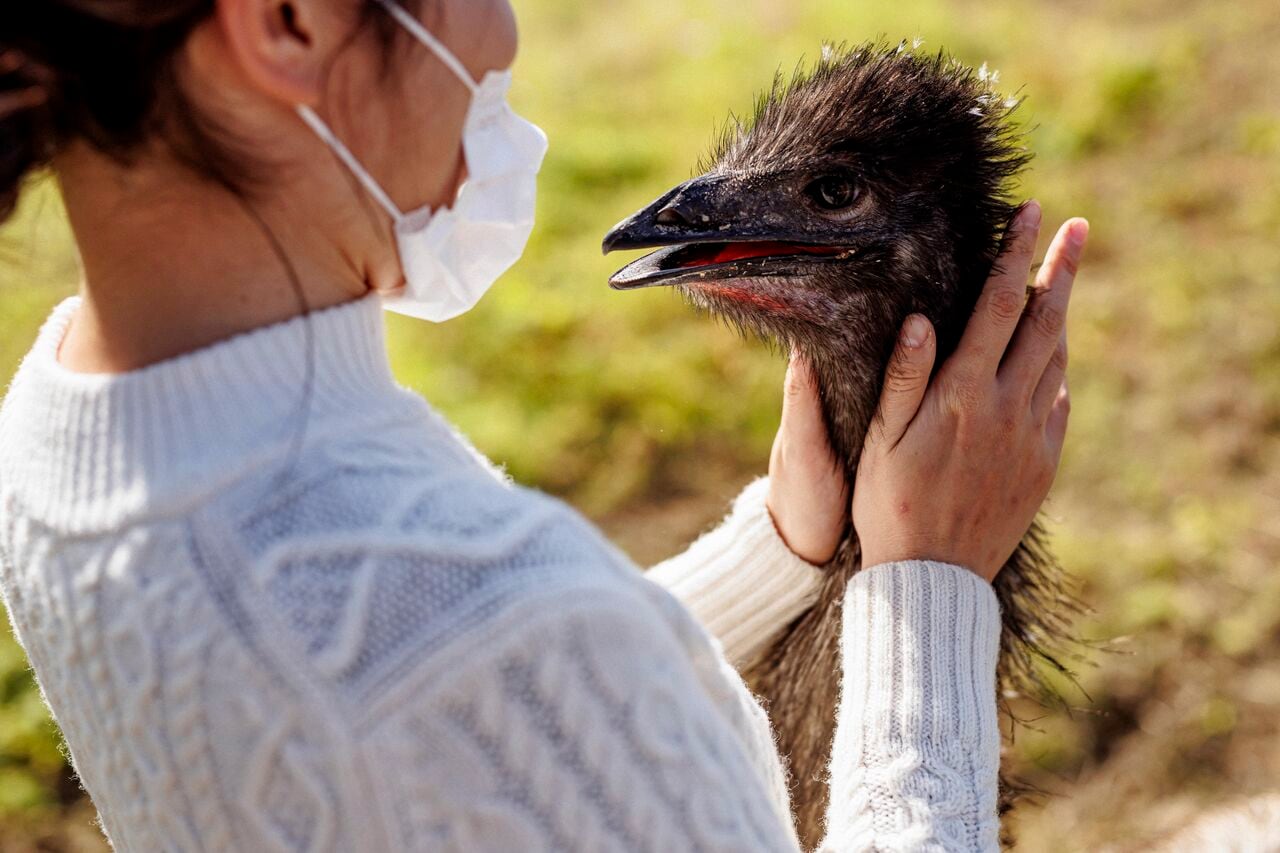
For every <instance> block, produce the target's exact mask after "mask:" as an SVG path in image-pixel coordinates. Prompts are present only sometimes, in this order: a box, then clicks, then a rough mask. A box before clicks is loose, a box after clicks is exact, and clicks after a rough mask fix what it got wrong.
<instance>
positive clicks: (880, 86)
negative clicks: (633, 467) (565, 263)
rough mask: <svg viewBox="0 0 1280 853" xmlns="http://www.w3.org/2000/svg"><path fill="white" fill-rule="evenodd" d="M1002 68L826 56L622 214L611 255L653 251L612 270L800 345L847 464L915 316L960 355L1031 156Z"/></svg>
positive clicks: (901, 53)
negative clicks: (674, 179)
mask: <svg viewBox="0 0 1280 853" xmlns="http://www.w3.org/2000/svg"><path fill="white" fill-rule="evenodd" d="M993 82H994V80H993V79H992V76H990V75H987V74H986V73H985V71H977V72H975V71H973V70H972V69H969V68H967V67H965V66H963V65H960V64H959V63H957V62H956V61H954V60H952V59H951V58H949V57H948V56H946V55H945V54H942V53H939V54H934V55H923V54H921V53H918V52H917V51H916V50H914V49H913V48H911V47H910V46H907V45H905V44H903V45H899V46H897V47H892V46H886V45H864V46H861V47H857V48H854V49H851V50H843V49H840V50H836V49H826V50H824V51H823V57H822V59H821V61H820V62H819V63H818V64H817V66H816V67H815V68H813V69H812V70H811V71H809V72H807V73H805V72H797V73H796V74H795V76H794V77H792V79H790V80H789V81H787V80H784V79H783V78H782V77H781V76H779V77H777V78H775V80H774V83H773V86H772V89H771V90H770V91H769V92H768V93H767V94H766V95H764V96H762V97H761V98H760V99H759V101H758V103H757V106H756V112H755V116H754V117H753V118H752V119H751V120H750V121H748V122H745V123H744V122H740V121H737V120H731V121H730V122H729V124H728V125H727V127H726V129H725V132H724V133H723V135H722V137H721V139H720V142H719V144H718V146H717V149H716V151H715V153H714V154H713V156H712V158H711V163H710V165H709V167H707V168H704V169H700V170H699V171H703V172H705V173H704V174H702V175H700V176H699V177H696V178H694V179H693V180H690V181H687V182H685V183H683V184H681V185H680V186H678V187H675V188H674V189H672V190H670V191H669V192H667V193H665V194H664V195H663V196H662V197H660V198H659V199H658V200H657V201H655V202H654V203H653V204H651V205H649V206H648V207H646V208H645V209H643V210H641V211H639V212H638V213H636V214H635V215H633V216H631V217H630V218H629V219H626V220H625V221H623V222H621V223H619V224H618V225H617V226H616V227H615V228H614V229H613V230H612V231H611V232H610V233H609V235H608V236H607V237H606V238H605V241H604V250H605V252H606V253H608V252H611V251H614V250H619V249H644V248H655V247H658V248H659V251H657V252H654V253H652V254H650V255H648V256H646V257H644V258H641V259H640V260H638V261H636V262H634V263H632V264H630V265H629V266H627V267H625V268H624V269H622V270H621V271H619V272H618V273H617V274H615V275H614V276H613V278H612V279H611V280H610V284H611V285H612V286H613V287H614V288H615V289H618V290H631V289H635V288H642V287H653V286H658V285H665V286H672V287H675V288H677V289H678V290H679V291H680V292H681V293H682V294H683V295H684V296H685V297H686V298H687V299H688V300H689V301H690V302H691V303H693V304H694V305H695V306H697V307H700V308H703V309H706V310H708V311H710V312H712V313H713V314H716V315H719V316H720V317H723V318H725V319H727V320H728V321H729V322H730V323H732V324H733V325H735V326H737V327H738V328H739V329H741V330H742V331H744V332H745V333H748V334H753V335H758V336H760V337H763V338H766V339H770V340H773V341H776V342H777V343H778V344H780V345H782V346H785V347H787V348H789V349H796V350H799V351H800V352H802V353H803V354H805V355H806V356H807V357H808V358H809V359H810V360H811V362H812V363H813V365H814V367H815V372H816V373H817V376H818V380H819V386H820V392H821V394H822V397H823V402H824V410H825V414H826V417H827V422H828V427H829V429H830V431H831V437H832V442H833V444H834V445H835V449H836V451H837V454H838V455H839V456H840V457H841V459H842V460H844V462H845V464H846V465H847V466H848V471H849V473H850V474H852V471H853V469H854V467H855V466H856V463H857V457H858V455H859V452H860V450H861V446H862V439H863V435H864V434H865V431H866V427H867V424H868V423H869V421H870V418H871V415H872V413H873V412H874V409H875V403H876V400H877V398H878V396H879V388H880V382H881V376H882V373H883V368H884V365H885V363H886V361H887V359H888V357H889V355H890V353H891V352H892V349H893V343H894V340H895V339H896V334H897V330H898V329H899V327H900V326H901V324H902V322H903V320H904V319H905V318H906V316H907V315H908V314H910V313H912V312H920V313H923V314H924V315H926V316H927V317H929V318H930V320H931V321H932V322H933V323H934V325H935V327H936V329H937V335H938V342H939V362H941V360H942V358H943V357H945V356H946V355H947V354H948V353H949V352H950V351H951V349H953V348H954V345H955V343H956V341H957V340H958V338H959V335H960V333H961V332H962V331H963V328H964V324H965V321H966V320H967V318H968V316H969V314H970V312H971V311H972V308H973V305H974V302H975V301H976V299H977V296H978V294H979V292H980V291H981V288H982V285H983V283H984V281H985V280H986V277H987V275H988V273H989V272H990V269H991V265H992V262H993V260H994V258H995V255H996V253H997V251H998V247H999V242H1000V239H1001V235H1002V233H1003V231H1004V228H1005V226H1006V224H1007V223H1008V221H1009V220H1010V218H1011V217H1012V216H1013V214H1014V213H1015V212H1016V208H1015V206H1014V205H1013V204H1012V203H1011V202H1010V200H1009V197H1008V194H1007V193H1008V184H1009V182H1010V180H1011V179H1012V178H1013V176H1014V175H1016V174H1017V172H1018V171H1019V170H1020V169H1021V168H1022V167H1023V166H1024V165H1025V163H1026V162H1027V157H1026V155H1025V153H1024V152H1023V150H1022V149H1021V147H1020V146H1019V142H1020V140H1019V137H1018V135H1017V133H1016V131H1015V130H1014V129H1013V128H1012V125H1011V123H1010V121H1009V116H1010V113H1011V112H1012V111H1013V109H1014V108H1015V107H1016V104H1015V103H1013V102H1010V101H1006V100H1004V99H1003V98H1002V97H1000V96H999V95H997V94H996V93H995V92H994V91H993V90H992V88H991V84H992V83H993Z"/></svg>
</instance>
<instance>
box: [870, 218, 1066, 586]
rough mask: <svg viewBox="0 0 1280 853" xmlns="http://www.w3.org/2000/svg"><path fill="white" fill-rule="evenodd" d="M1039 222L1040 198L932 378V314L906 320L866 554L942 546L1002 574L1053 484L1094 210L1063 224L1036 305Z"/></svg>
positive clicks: (883, 427) (874, 452)
mask: <svg viewBox="0 0 1280 853" xmlns="http://www.w3.org/2000/svg"><path fill="white" fill-rule="evenodd" d="M1039 227H1040V208H1039V206H1038V205H1036V204H1035V203H1034V202H1033V203H1031V204H1028V205H1027V206H1026V207H1025V208H1024V209H1023V211H1022V212H1021V214H1020V215H1019V216H1018V218H1017V220H1016V221H1015V223H1014V225H1013V227H1012V229H1011V232H1010V236H1009V237H1008V239H1007V240H1006V246H1005V248H1004V249H1003V250H1002V252H1001V257H1000V261H999V264H998V268H997V271H996V272H995V273H993V274H992V276H991V278H990V279H989V280H988V281H987V284H986V287H985V288H984V290H983V293H982V296H981V297H980V299H979V301H978V304H977V307H976V309H975V310H974V314H973V318H972V319H971V320H970V321H969V325H968V327H967V328H966V330H965V333H964V337H963V338H962V339H961V341H960V345H959V347H958V348H957V350H956V352H955V354H954V355H952V357H951V358H949V359H948V360H947V362H946V364H944V365H943V367H942V369H941V370H940V371H939V372H938V375H937V376H936V377H935V379H934V381H933V382H932V383H930V382H929V374H930V371H931V370H932V368H933V362H934V357H935V352H936V341H935V340H934V336H933V330H932V328H931V327H930V325H929V322H928V321H927V320H925V318H923V317H921V316H919V315H913V316H912V317H909V318H907V322H906V323H905V324H904V325H903V329H902V334H901V336H900V337H899V344H898V348H897V350H896V352H895V353H894V355H893V358H892V359H891V361H890V364H889V367H888V370H887V372H886V374H885V384H884V391H883V392H882V395H881V399H880V408H879V412H878V414H877V415H876V418H875V420H874V422H873V423H872V426H871V429H870V431H869V432H868V434H867V440H866V444H865V445H864V448H863V451H862V457H861V459H860V461H859V465H858V477H857V482H856V484H855V487H854V495H853V523H854V528H855V529H856V530H857V531H858V535H859V540H860V542H861V545H862V555H863V558H862V562H863V565H864V566H873V565H878V564H880V563H888V562H895V561H899V560H936V561H940V562H946V563H953V564H956V565H960V566H964V567H966V568H968V569H970V570H972V571H974V572H976V573H977V574H979V575H981V576H982V577H983V578H986V579H987V580H992V579H993V578H995V576H996V573H997V572H999V571H1000V568H1001V567H1002V566H1003V565H1004V563H1005V561H1006V560H1008V559H1009V557H1010V556H1011V555H1012V554H1013V551H1014V549H1015V548H1016V547H1017V545H1018V542H1019V541H1020V540H1021V539H1022V537H1023V535H1024V534H1025V533H1026V531H1027V528H1029V527H1030V526H1031V522H1032V520H1033V519H1034V518H1035V514H1036V511H1037V510H1038V509H1039V507H1040V504H1041V503H1042V502H1043V501H1044V498H1045V496H1046V495H1047V494H1048V492H1049V486H1050V485H1051V484H1052V483H1053V478H1054V475H1055V473H1056V472H1057V468H1058V460H1059V458H1060V456H1061V453H1062V442H1063V438H1064V436H1065V434H1066V429H1067V411H1068V408H1069V402H1068V397H1067V387H1066V381H1065V376H1066V364H1067V344H1066V330H1065V322H1066V315H1067V300H1068V299H1069V297H1070V295H1071V285H1072V283H1073V282H1074V280H1075V273H1076V269H1077V266H1078V265H1079V262H1080V257H1081V255H1082V253H1083V250H1084V244H1085V239H1086V237H1087V235H1088V223H1086V222H1085V221H1084V220H1078V219H1077V220H1071V221H1069V222H1067V223H1066V224H1065V225H1063V226H1062V229H1061V230H1060V231H1059V232H1058V235H1057V237H1056V238H1055V239H1054V241H1053V245H1052V246H1050V248H1049V252H1048V255H1047V257H1046V259H1045V264H1044V266H1043V267H1042V268H1041V269H1040V272H1039V275H1038V276H1037V281H1036V289H1035V292H1034V295H1033V296H1032V297H1031V300H1030V302H1029V303H1026V305H1025V310H1024V302H1025V301H1026V285H1025V282H1026V280H1027V276H1028V274H1029V272H1030V267H1031V260H1032V256H1033V253H1034V251H1035V245H1036V237H1037V235H1038V233H1039Z"/></svg>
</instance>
